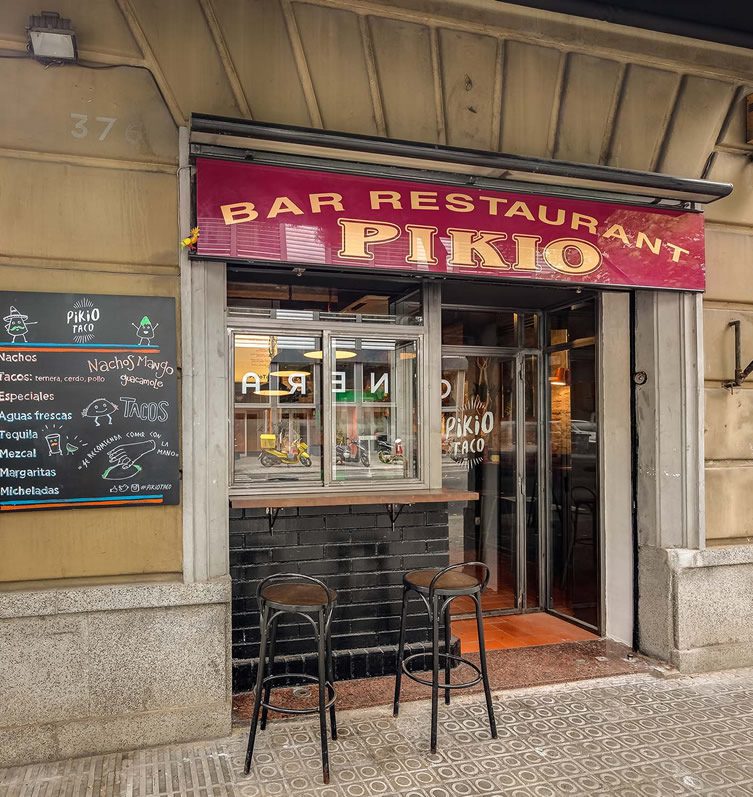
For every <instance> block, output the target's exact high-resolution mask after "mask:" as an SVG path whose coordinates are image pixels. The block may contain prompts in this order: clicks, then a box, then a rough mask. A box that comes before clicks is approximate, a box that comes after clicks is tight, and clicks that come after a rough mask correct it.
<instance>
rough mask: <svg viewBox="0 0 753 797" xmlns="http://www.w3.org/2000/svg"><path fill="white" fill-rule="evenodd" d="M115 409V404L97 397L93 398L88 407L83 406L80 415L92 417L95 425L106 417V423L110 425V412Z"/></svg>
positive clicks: (116, 407)
mask: <svg viewBox="0 0 753 797" xmlns="http://www.w3.org/2000/svg"><path fill="white" fill-rule="evenodd" d="M117 411H118V405H117V404H113V403H112V401H108V399H104V398H98V399H94V401H92V402H91V404H89V406H88V407H84V409H83V411H82V413H81V415H83V416H84V418H94V423H95V424H96V425H97V426H99V425H100V421H103V420H104V419H105V418H107V423H108V425H110V426H112V414H113V412H117Z"/></svg>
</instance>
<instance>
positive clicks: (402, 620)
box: [392, 588, 408, 717]
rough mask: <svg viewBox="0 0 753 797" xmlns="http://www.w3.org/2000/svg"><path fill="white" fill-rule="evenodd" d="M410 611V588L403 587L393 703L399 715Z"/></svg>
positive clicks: (393, 707)
mask: <svg viewBox="0 0 753 797" xmlns="http://www.w3.org/2000/svg"><path fill="white" fill-rule="evenodd" d="M407 613H408V590H407V589H405V588H404V589H403V609H402V612H401V614H400V641H399V643H398V646H397V672H396V673H395V699H394V701H393V704H392V715H393V716H394V717H397V715H398V712H399V711H400V682H401V681H402V678H403V658H404V656H405V618H406V615H407Z"/></svg>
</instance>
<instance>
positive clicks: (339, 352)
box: [303, 349, 358, 360]
mask: <svg viewBox="0 0 753 797" xmlns="http://www.w3.org/2000/svg"><path fill="white" fill-rule="evenodd" d="M303 356H304V357H308V358H309V360H321V359H323V358H324V352H323V351H322V350H321V349H319V350H318V351H305V352H303ZM357 356H358V354H357V353H356V352H354V351H346V350H345V349H336V350H335V359H336V360H350V359H351V358H353V357H357Z"/></svg>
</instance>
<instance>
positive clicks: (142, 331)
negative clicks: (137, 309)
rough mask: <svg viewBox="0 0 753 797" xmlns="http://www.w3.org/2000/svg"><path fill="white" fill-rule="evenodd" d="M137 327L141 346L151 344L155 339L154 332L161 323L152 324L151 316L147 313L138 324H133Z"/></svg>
mask: <svg viewBox="0 0 753 797" xmlns="http://www.w3.org/2000/svg"><path fill="white" fill-rule="evenodd" d="M131 326H132V327H134V328H135V329H136V337H137V338H138V339H139V346H149V345H150V344H151V342H152V340H153V339H154V333H155V331H156V329H157V327H158V326H159V324H152V322H151V321H150V320H149V316H148V315H145V316H144V317H143V318H142V319H141V321H139V323H138V324H133V323H132V324H131Z"/></svg>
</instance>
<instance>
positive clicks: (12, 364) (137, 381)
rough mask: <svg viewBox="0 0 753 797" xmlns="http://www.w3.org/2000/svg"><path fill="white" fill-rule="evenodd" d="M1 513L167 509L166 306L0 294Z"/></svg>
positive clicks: (173, 431)
mask: <svg viewBox="0 0 753 797" xmlns="http://www.w3.org/2000/svg"><path fill="white" fill-rule="evenodd" d="M0 318H2V326H0V512H2V513H5V512H14V511H20V510H30V509H65V508H70V509H73V508H82V507H95V506H98V507H102V506H143V505H154V504H177V503H178V502H179V500H180V470H179V456H178V447H179V437H178V389H177V370H178V369H177V365H176V351H175V300H174V299H169V298H162V297H155V296H97V295H93V294H68V293H14V292H8V291H0Z"/></svg>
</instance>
